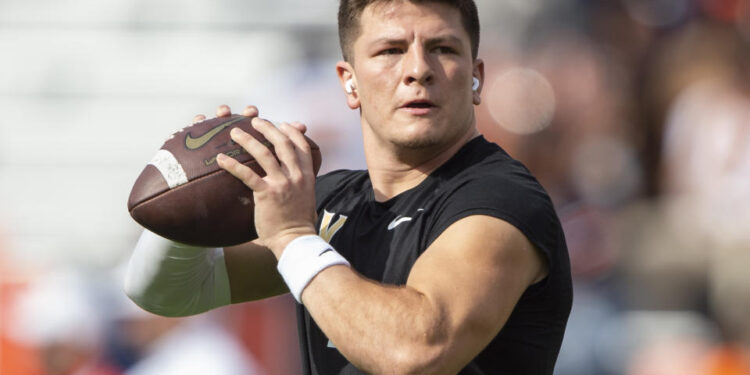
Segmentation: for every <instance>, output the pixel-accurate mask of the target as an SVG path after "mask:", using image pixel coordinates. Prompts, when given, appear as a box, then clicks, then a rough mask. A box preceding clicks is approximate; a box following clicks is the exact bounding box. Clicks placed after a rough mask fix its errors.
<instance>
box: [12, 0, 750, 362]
mask: <svg viewBox="0 0 750 375" xmlns="http://www.w3.org/2000/svg"><path fill="white" fill-rule="evenodd" d="M532 3H533V4H537V6H536V7H535V8H534V11H533V12H532V13H531V15H530V17H529V22H528V23H527V24H526V26H525V27H524V29H523V30H521V32H520V33H519V35H520V37H519V38H518V39H517V40H515V41H513V42H508V41H507V40H506V39H504V38H503V36H502V35H498V34H499V33H498V32H494V30H495V29H493V27H492V25H490V26H486V23H485V29H484V33H483V35H482V38H483V41H482V51H481V53H480V54H481V55H482V56H483V58H484V60H485V62H486V64H487V67H486V72H487V74H486V79H485V84H484V91H483V94H482V97H483V104H482V105H481V106H480V107H479V109H478V123H479V126H480V131H481V132H482V133H483V134H484V135H485V137H487V138H488V139H490V140H492V141H494V142H496V143H498V144H500V145H501V146H502V147H504V148H505V149H506V150H507V151H508V152H509V153H510V154H511V155H513V156H514V157H516V158H517V159H519V160H521V161H522V162H524V163H525V164H526V165H527V166H528V167H529V169H530V170H531V171H532V172H533V173H534V174H535V175H536V176H537V177H538V179H539V180H540V182H541V183H542V185H543V186H545V188H546V189H547V190H548V192H549V193H550V195H551V196H552V199H553V201H554V203H555V204H556V206H557V208H558V213H559V214H560V217H561V219H562V222H563V226H564V229H565V233H566V236H567V240H568V247H569V251H570V257H571V265H572V269H573V278H574V287H575V289H574V290H575V295H574V307H573V312H572V314H571V317H570V321H569V325H568V330H567V332H566V337H565V341H564V342H563V347H562V351H561V354H560V357H559V360H558V366H557V371H556V373H557V374H561V375H568V374H570V375H574V374H575V375H587V374H591V375H594V374H602V375H609V374H628V375H741V374H744V375H747V374H750V271H749V270H748V268H750V1H747V0H611V1H595V0H569V1H563V0H559V1H549V2H540V1H531V0H529V4H532ZM540 4H541V5H540ZM481 10H482V8H481V4H480V13H481ZM483 14H484V16H483V17H485V18H487V17H491V15H490V16H488V15H487V14H486V13H483ZM320 66H325V68H320ZM332 66H333V65H332V64H331V63H330V62H329V61H328V60H327V59H325V58H322V57H320V56H316V55H315V54H311V56H310V58H309V60H308V61H303V62H300V63H299V67H298V70H297V71H296V73H295V74H296V75H297V77H296V79H294V82H295V90H294V92H295V94H294V95H296V97H295V102H297V103H306V104H305V105H306V107H305V108H303V109H302V110H301V112H300V113H302V117H303V118H302V120H303V121H306V122H308V124H311V136H312V138H313V139H315V140H316V141H317V142H318V143H319V144H320V145H321V149H322V150H324V152H325V154H324V159H325V160H326V164H325V165H324V171H325V170H330V169H333V168H335V167H337V166H351V164H352V163H354V164H358V165H360V166H362V164H361V163H362V156H361V155H359V154H358V153H361V151H360V148H359V147H358V145H359V143H358V142H359V139H358V130H357V129H356V120H357V119H356V116H355V115H352V114H349V115H341V116H338V117H335V118H334V119H332V118H331V117H330V114H331V113H341V110H340V109H338V110H330V111H329V110H328V109H329V108H333V107H336V108H338V107H343V106H344V104H343V98H333V99H332V98H329V97H321V96H320V95H318V94H317V92H318V91H317V88H318V87H320V86H321V85H328V86H329V87H334V86H336V84H337V82H335V81H334V80H332V79H329V78H331V76H330V75H327V76H326V75H322V74H320V71H321V69H329V70H331V71H332V68H331V67H332ZM327 73H330V72H327ZM323 76H325V77H326V78H325V79H323V78H321V77H323ZM323 82H325V83H323ZM334 89H338V88H336V87H334ZM285 99H287V100H289V98H288V97H285ZM339 99H340V100H339ZM280 100H282V99H280ZM217 104H218V103H217ZM261 111H262V109H261ZM337 111H338V112H337ZM318 124H326V126H327V127H326V126H323V125H319V126H316V125H318ZM342 129H345V130H342ZM327 150H332V151H327ZM333 150H335V151H333ZM352 159H354V162H353V161H352ZM5 247H7V245H5ZM4 251H5V252H8V251H11V250H10V249H7V248H4V242H3V240H2V232H0V374H2V375H5V374H55V375H57V374H171V373H174V374H177V373H179V374H191V373H195V374H208V373H210V374H253V373H255V374H292V373H298V372H299V370H298V358H297V356H298V354H297V344H296V338H295V335H296V326H295V323H294V316H293V315H294V314H293V311H292V309H291V306H292V301H291V299H289V298H286V297H282V298H277V299H272V300H269V301H265V302H260V303H255V304H251V305H247V306H233V307H231V308H225V309H220V310H219V311H216V312H211V313H209V314H205V315H203V316H200V317H196V318H188V319H168V318H160V317H156V316H153V315H150V314H147V313H145V312H143V311H140V310H139V309H138V308H137V307H135V306H134V305H132V303H130V301H128V300H126V299H125V297H124V296H123V295H122V293H121V292H120V290H119V286H118V282H119V281H118V276H117V275H118V273H117V272H103V273H106V275H99V274H97V273H96V272H90V271H88V270H87V271H81V270H60V269H57V270H55V271H54V272H53V271H51V270H44V271H40V272H29V271H24V272H19V271H18V270H17V269H14V266H13V264H11V262H9V261H8V260H7V258H6V257H4V256H3V253H4ZM4 259H5V261H4ZM120 266H122V265H120ZM29 275H32V276H29ZM188 365H189V367H185V366H188ZM202 366H207V367H202ZM205 369H211V370H205Z"/></svg>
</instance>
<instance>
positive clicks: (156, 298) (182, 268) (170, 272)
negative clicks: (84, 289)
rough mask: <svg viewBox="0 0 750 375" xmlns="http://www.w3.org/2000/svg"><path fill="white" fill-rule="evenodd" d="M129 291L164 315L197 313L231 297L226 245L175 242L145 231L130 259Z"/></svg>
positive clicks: (133, 297) (151, 310)
mask: <svg viewBox="0 0 750 375" xmlns="http://www.w3.org/2000/svg"><path fill="white" fill-rule="evenodd" d="M124 288H125V293H126V294H127V295H128V297H130V299H132V300H133V302H135V303H136V304H137V305H139V306H140V307H142V308H143V309H144V310H147V311H150V312H152V313H154V314H158V315H163V316H188V315H195V314H199V313H202V312H205V311H208V310H210V309H213V308H216V307H220V306H224V305H228V304H229V303H230V300H231V296H230V289H229V279H228V275H227V269H226V265H225V262H224V253H223V249H220V248H216V249H203V248H198V247H191V246H186V245H181V244H177V243H174V242H172V241H170V240H167V239H164V238H161V237H159V236H157V235H155V234H153V233H151V232H148V231H144V232H143V234H142V235H141V238H140V239H139V240H138V244H137V245H136V247H135V249H134V250H133V255H132V256H131V258H130V262H129V263H128V269H127V273H126V276H125V285H124Z"/></svg>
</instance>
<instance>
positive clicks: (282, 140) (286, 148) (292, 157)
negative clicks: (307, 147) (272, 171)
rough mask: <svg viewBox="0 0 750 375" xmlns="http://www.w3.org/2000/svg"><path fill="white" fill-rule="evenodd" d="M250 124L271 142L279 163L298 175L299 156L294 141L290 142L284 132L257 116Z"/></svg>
mask: <svg viewBox="0 0 750 375" xmlns="http://www.w3.org/2000/svg"><path fill="white" fill-rule="evenodd" d="M252 125H253V128H255V130H257V131H259V132H260V133H261V134H263V136H264V137H266V139H267V140H268V141H269V142H271V144H272V145H273V149H274V151H275V152H276V157H278V158H279V161H280V162H281V165H282V166H283V167H284V168H286V170H287V171H288V172H289V173H292V174H295V175H297V176H298V175H299V173H300V169H299V158H298V157H297V151H296V150H295V149H296V146H295V144H294V142H292V140H291V139H289V137H287V136H286V134H284V133H282V132H281V131H280V130H279V129H277V128H276V127H275V126H273V124H271V123H270V122H268V121H266V120H263V119H261V118H259V117H256V118H254V119H253V122H252ZM282 125H283V124H282ZM282 125H280V126H282Z"/></svg>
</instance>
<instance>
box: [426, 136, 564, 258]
mask: <svg viewBox="0 0 750 375" xmlns="http://www.w3.org/2000/svg"><path fill="white" fill-rule="evenodd" d="M470 143H473V144H474V145H473V148H474V150H472V152H471V153H465V154H464V155H460V153H459V154H457V157H458V158H456V159H457V160H453V159H452V160H451V161H450V162H449V163H455V164H454V165H446V167H447V168H445V169H444V170H442V171H438V172H439V173H437V174H436V175H435V177H436V178H437V179H439V183H438V186H439V188H438V189H437V190H438V192H437V194H438V197H437V198H438V199H437V200H436V207H435V210H434V212H433V215H434V216H433V221H432V223H431V224H432V225H431V228H429V238H428V243H429V242H432V241H433V240H435V239H436V238H437V237H438V236H440V234H441V233H442V232H443V231H444V230H445V229H447V228H448V227H449V226H450V225H452V224H453V223H455V222H457V221H459V220H461V219H463V218H466V217H469V216H473V215H484V216H491V217H495V218H498V219H501V220H503V221H506V222H508V223H510V224H511V225H513V226H514V227H516V228H517V229H518V230H520V232H521V233H523V234H524V236H525V237H526V238H527V239H528V240H530V241H531V243H532V244H533V245H535V246H536V247H537V248H539V249H540V250H541V251H542V252H543V253H545V254H546V255H547V256H548V257H549V256H550V255H552V254H554V253H559V252H561V251H563V252H564V251H566V250H563V249H564V248H565V244H564V240H562V238H563V237H562V228H561V226H560V221H559V219H558V217H557V213H556V211H555V208H554V205H553V203H552V201H551V199H550V197H549V195H548V194H547V192H546V191H545V189H544V188H543V187H542V185H541V184H540V183H539V182H538V181H537V179H536V178H535V177H534V176H533V175H532V174H531V172H530V171H529V170H528V169H527V168H526V167H525V166H524V165H523V164H522V163H521V162H519V161H517V160H515V159H513V158H512V157H510V156H509V155H508V154H507V153H505V151H503V150H502V149H501V148H500V147H499V146H497V145H495V144H492V143H489V142H487V141H485V140H483V139H481V141H477V140H474V141H472V142H470ZM462 151H463V149H462ZM457 162H460V163H457Z"/></svg>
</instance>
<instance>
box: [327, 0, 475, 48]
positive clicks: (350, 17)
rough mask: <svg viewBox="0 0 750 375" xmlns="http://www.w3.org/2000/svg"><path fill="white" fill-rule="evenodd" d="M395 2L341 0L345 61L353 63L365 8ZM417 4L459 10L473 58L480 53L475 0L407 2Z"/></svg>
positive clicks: (340, 28) (340, 12) (342, 42)
mask: <svg viewBox="0 0 750 375" xmlns="http://www.w3.org/2000/svg"><path fill="white" fill-rule="evenodd" d="M390 1H393V0H341V2H340V3H339V43H340V44H341V53H342V54H343V55H344V60H346V61H351V60H350V58H351V46H352V44H353V43H354V41H355V40H356V39H357V37H358V36H359V18H360V16H362V12H364V10H365V8H367V6H368V5H370V4H374V3H379V2H382V3H387V2H390ZM406 1H410V2H412V3H415V4H420V3H441V4H446V5H449V6H451V7H454V8H456V9H458V11H459V12H460V13H461V21H462V22H463V25H464V29H466V32H467V33H468V34H469V39H470V40H471V57H472V58H474V59H476V58H477V54H478V53H479V15H478V12H477V5H476V4H475V3H474V0H406Z"/></svg>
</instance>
